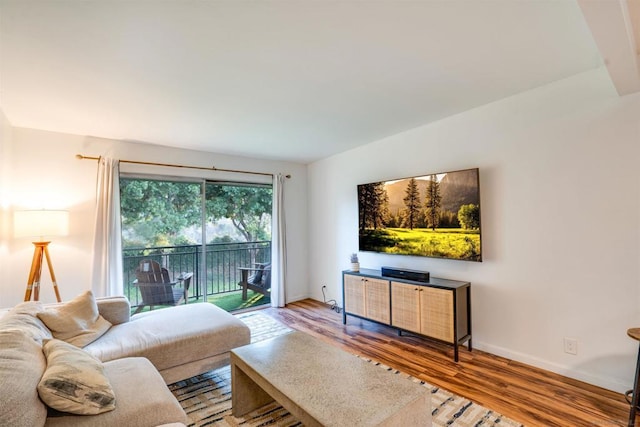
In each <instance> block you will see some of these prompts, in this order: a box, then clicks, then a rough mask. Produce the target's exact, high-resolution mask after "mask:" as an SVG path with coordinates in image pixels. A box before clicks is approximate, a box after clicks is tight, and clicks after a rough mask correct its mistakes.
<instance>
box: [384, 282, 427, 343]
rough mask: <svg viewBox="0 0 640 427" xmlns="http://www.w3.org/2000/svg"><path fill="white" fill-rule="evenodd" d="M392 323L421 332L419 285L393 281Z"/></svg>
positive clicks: (398, 326) (401, 327) (397, 326)
mask: <svg viewBox="0 0 640 427" xmlns="http://www.w3.org/2000/svg"><path fill="white" fill-rule="evenodd" d="M391 325H392V326H395V327H396V328H400V329H404V330H407V331H412V332H417V333H421V331H420V298H419V296H418V286H416V285H409V284H406V283H399V282H391Z"/></svg>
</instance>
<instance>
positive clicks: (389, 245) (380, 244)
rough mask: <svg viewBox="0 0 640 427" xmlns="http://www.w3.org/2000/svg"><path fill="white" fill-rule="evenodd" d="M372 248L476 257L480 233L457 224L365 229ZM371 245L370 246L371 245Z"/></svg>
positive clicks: (391, 252)
mask: <svg viewBox="0 0 640 427" xmlns="http://www.w3.org/2000/svg"><path fill="white" fill-rule="evenodd" d="M366 238H367V241H368V243H371V244H373V245H374V246H375V250H376V251H379V252H386V253H389V254H404V255H419V256H431V257H440V258H444V257H446V258H456V259H464V260H479V258H480V233H479V232H478V230H464V229H461V228H436V229H435V230H431V229H430V228H414V229H413V230H410V229H408V228H387V229H384V230H375V231H373V230H367V236H366ZM372 249H373V248H372Z"/></svg>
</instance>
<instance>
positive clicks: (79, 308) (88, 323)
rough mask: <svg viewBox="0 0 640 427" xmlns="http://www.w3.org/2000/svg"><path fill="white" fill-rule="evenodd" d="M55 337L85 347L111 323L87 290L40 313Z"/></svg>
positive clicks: (40, 316) (39, 315)
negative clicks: (100, 311) (103, 315)
mask: <svg viewBox="0 0 640 427" xmlns="http://www.w3.org/2000/svg"><path fill="white" fill-rule="evenodd" d="M38 318H39V319H40V320H42V321H43V322H44V324H45V325H46V326H47V328H49V330H50V331H51V333H52V334H53V337H54V338H57V339H59V340H63V341H66V342H68V343H69V344H73V345H75V346H76V347H84V346H86V345H88V344H90V343H92V342H93V341H95V340H97V339H98V338H100V337H101V336H102V335H103V334H104V333H105V332H107V331H108V330H109V328H110V327H111V323H109V321H108V320H106V319H105V318H104V317H102V316H101V315H100V313H99V312H98V305H97V304H96V299H95V298H94V297H93V293H92V292H91V291H86V292H85V293H83V294H80V295H78V296H77V297H75V298H74V299H72V300H71V301H69V302H66V303H64V304H61V305H59V306H55V307H52V308H47V309H46V310H44V311H41V312H39V313H38Z"/></svg>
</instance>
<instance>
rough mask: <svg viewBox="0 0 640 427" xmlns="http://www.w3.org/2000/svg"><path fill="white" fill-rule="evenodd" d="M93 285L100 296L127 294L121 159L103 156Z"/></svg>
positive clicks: (97, 189) (98, 197)
mask: <svg viewBox="0 0 640 427" xmlns="http://www.w3.org/2000/svg"><path fill="white" fill-rule="evenodd" d="M96 198H97V200H96V222H95V236H94V241H93V266H92V281H91V288H92V290H93V293H94V294H95V295H96V296H111V295H123V294H124V287H123V277H122V241H121V232H120V230H121V228H120V162H119V161H118V160H117V159H111V158H107V157H100V160H98V177H97V183H96Z"/></svg>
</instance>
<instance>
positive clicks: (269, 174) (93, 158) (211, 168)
mask: <svg viewBox="0 0 640 427" xmlns="http://www.w3.org/2000/svg"><path fill="white" fill-rule="evenodd" d="M76 159H79V160H100V157H93V156H84V155H82V154H76ZM120 163H131V164H134V165H149V166H166V167H170V168H186V169H199V170H207V171H218V172H233V173H244V174H250V175H263V176H271V177H272V176H273V174H272V173H267V172H252V171H243V170H235V169H220V168H217V167H215V166H211V167H209V168H208V167H204V166H188V165H176V164H172V163H156V162H142V161H139V160H120ZM285 177H286V178H291V175H285Z"/></svg>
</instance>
